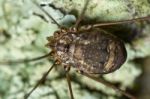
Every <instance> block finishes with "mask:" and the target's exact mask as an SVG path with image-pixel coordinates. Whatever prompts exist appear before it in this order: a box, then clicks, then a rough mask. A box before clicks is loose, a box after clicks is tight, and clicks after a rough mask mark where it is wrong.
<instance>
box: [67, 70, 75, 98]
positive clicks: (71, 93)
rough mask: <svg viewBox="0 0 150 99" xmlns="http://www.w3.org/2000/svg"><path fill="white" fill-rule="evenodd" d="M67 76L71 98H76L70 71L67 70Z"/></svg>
mask: <svg viewBox="0 0 150 99" xmlns="http://www.w3.org/2000/svg"><path fill="white" fill-rule="evenodd" d="M66 78H67V83H68V87H69V92H70V96H71V99H74V96H73V92H72V86H71V79H70V75H69V72H66Z"/></svg>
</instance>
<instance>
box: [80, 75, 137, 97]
mask: <svg viewBox="0 0 150 99" xmlns="http://www.w3.org/2000/svg"><path fill="white" fill-rule="evenodd" d="M81 74H83V75H84V76H86V77H88V78H91V79H93V80H95V81H97V82H99V83H102V84H104V85H105V86H108V87H110V88H112V89H114V90H116V91H117V92H120V93H121V94H123V95H125V96H126V97H128V98H129V99H137V98H136V97H134V96H132V95H131V94H129V93H127V92H125V91H123V90H121V89H119V88H117V87H116V86H114V85H113V84H111V83H109V82H107V81H105V80H103V79H101V78H96V77H93V76H91V75H89V74H87V73H84V72H82V73H81Z"/></svg>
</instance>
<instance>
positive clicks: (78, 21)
mask: <svg viewBox="0 0 150 99" xmlns="http://www.w3.org/2000/svg"><path fill="white" fill-rule="evenodd" d="M89 1H90V0H87V1H86V3H85V5H84V8H83V10H82V11H81V13H80V16H79V17H78V19H77V21H76V23H75V25H74V27H75V28H78V26H79V23H80V22H81V20H82V19H83V17H84V14H85V12H86V9H87V6H88V3H89Z"/></svg>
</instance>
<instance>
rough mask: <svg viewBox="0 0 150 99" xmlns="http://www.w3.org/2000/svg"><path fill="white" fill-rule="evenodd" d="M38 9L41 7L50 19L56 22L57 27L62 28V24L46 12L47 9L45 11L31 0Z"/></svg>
mask: <svg viewBox="0 0 150 99" xmlns="http://www.w3.org/2000/svg"><path fill="white" fill-rule="evenodd" d="M31 1H32V2H33V3H34V4H35V5H36V6H37V7H38V8H39V9H41V10H42V11H43V12H44V13H45V14H46V15H47V16H48V17H49V18H50V19H51V20H53V22H54V23H55V24H57V26H58V27H59V28H62V26H61V25H60V24H59V23H58V22H57V21H56V20H55V19H54V18H53V17H52V16H51V15H50V14H49V13H48V12H47V11H45V9H43V8H42V7H41V6H40V5H39V4H38V3H37V2H36V1H34V0H31Z"/></svg>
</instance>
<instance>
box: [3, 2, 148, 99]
mask: <svg viewBox="0 0 150 99" xmlns="http://www.w3.org/2000/svg"><path fill="white" fill-rule="evenodd" d="M88 2H89V0H87V2H86V4H85V7H84V9H83V10H82V12H81V15H80V16H79V18H78V20H77V21H76V23H75V25H74V26H73V27H71V28H69V29H67V28H63V27H62V26H60V25H59V24H58V23H57V22H56V21H55V20H54V19H53V17H52V16H51V15H49V14H48V13H47V12H46V11H45V10H44V9H43V8H41V7H40V6H39V5H38V4H37V3H36V2H34V3H35V4H36V5H37V6H38V7H39V8H40V9H41V10H42V11H43V12H45V14H47V16H49V18H51V19H52V20H53V21H54V22H55V23H56V24H57V26H58V27H60V30H59V31H56V32H55V33H54V36H50V37H48V38H47V39H48V44H47V47H49V48H51V49H52V52H50V53H49V54H47V55H44V56H41V57H37V58H34V59H28V60H18V61H9V62H1V63H3V64H4V63H7V64H8V63H22V62H30V61H36V60H39V59H42V58H45V57H49V56H51V57H52V58H53V59H54V61H55V63H54V65H53V66H52V67H50V69H49V70H48V71H47V72H46V73H45V74H44V75H43V77H42V78H41V80H40V81H39V82H38V83H37V84H36V85H35V87H34V88H33V89H32V90H31V91H30V92H29V93H28V94H26V95H25V97H24V98H25V99H27V98H28V97H29V96H30V94H31V93H32V92H33V91H34V90H35V89H36V88H37V87H38V86H39V85H40V84H41V82H42V81H43V80H45V79H46V77H47V75H48V74H49V72H50V71H51V70H52V69H53V67H54V66H55V65H62V66H63V67H64V69H65V71H66V78H67V82H68V85H69V92H70V95H71V99H74V96H73V92H72V88H71V83H70V76H69V74H68V72H69V70H70V68H71V67H74V68H76V69H77V71H78V72H79V73H81V74H82V75H85V76H87V77H89V78H91V79H93V80H95V81H98V82H100V83H103V84H104V85H106V86H108V87H111V88H113V89H114V90H116V91H118V92H120V93H122V94H123V95H125V96H127V97H128V98H130V99H136V98H135V97H134V96H132V95H130V94H129V93H127V92H125V91H122V90H121V89H118V88H116V87H115V86H113V85H112V84H110V83H108V82H106V81H104V80H102V79H101V78H98V79H97V78H95V77H93V76H91V75H90V74H107V73H111V72H113V71H115V70H117V69H119V68H120V66H121V65H122V64H123V63H124V62H125V61H126V58H127V53H126V49H125V45H124V43H123V41H122V40H120V39H119V38H117V37H116V36H114V35H112V34H109V33H107V32H106V31H104V30H102V29H99V28H98V27H100V26H107V25H115V24H122V23H127V22H133V21H138V20H146V19H149V18H150V17H144V18H137V19H132V20H125V21H117V22H108V23H100V24H94V25H86V26H80V27H79V23H80V21H81V20H82V18H83V16H84V13H85V10H86V7H87V5H88Z"/></svg>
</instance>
